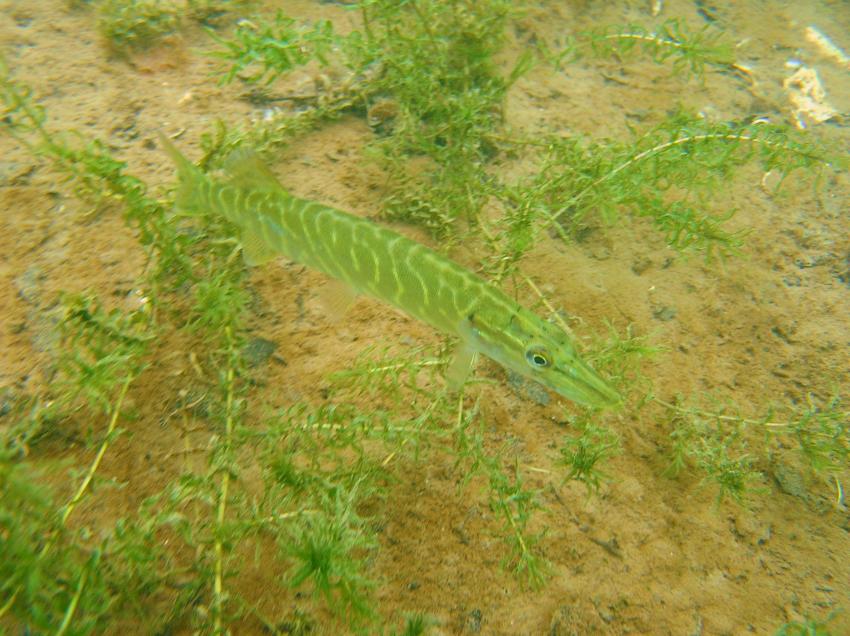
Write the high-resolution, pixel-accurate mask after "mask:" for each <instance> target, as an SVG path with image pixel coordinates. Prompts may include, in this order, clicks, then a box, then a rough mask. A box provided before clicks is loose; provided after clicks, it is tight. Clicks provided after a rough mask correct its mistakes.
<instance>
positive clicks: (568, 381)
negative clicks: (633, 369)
mask: <svg viewBox="0 0 850 636" xmlns="http://www.w3.org/2000/svg"><path fill="white" fill-rule="evenodd" d="M560 379H561V380H562V382H561V386H559V387H555V386H553V387H551V388H552V389H553V390H554V391H556V392H557V393H559V394H560V395H562V396H563V397H565V398H567V399H569V400H572V401H574V402H577V403H578V404H581V405H583V406H589V407H591V408H617V407H619V406H622V404H623V397H622V396H621V395H620V394H619V393H618V392H617V391H616V390H615V389H614V388H613V387H612V386H611V385H610V384H609V383H608V382H607V381H606V380H605V379H604V378H603V377H602V376H601V375H599V373H597V372H596V371H595V370H594V369H593V368H592V367H591V366H589V365H588V364H587V363H585V362H583V361H579V360H575V361H573V363H572V364H571V365H569V367H567V368H565V369H564V370H563V373H562V374H560Z"/></svg>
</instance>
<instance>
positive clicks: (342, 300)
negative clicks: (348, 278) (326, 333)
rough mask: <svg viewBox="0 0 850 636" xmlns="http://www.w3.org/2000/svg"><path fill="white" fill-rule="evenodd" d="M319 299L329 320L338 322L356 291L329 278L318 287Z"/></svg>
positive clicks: (353, 299)
mask: <svg viewBox="0 0 850 636" xmlns="http://www.w3.org/2000/svg"><path fill="white" fill-rule="evenodd" d="M318 296H319V300H320V301H321V303H322V306H323V307H324V309H325V313H326V315H327V317H328V319H329V320H330V321H331V322H339V321H340V320H342V318H343V316H345V314H346V312H347V311H348V310H349V308H350V307H351V305H352V304H354V301H355V299H356V298H357V292H356V291H355V290H354V289H353V288H352V287H351V285H348V284H346V283H343V282H342V281H339V280H334V279H331V280H329V281H328V282H327V283H326V284H325V285H323V286H322V287H320V288H319V291H318Z"/></svg>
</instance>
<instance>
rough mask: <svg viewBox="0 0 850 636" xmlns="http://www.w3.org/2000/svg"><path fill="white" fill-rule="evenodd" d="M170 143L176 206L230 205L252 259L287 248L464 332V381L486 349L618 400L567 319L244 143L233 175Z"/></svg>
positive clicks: (577, 396) (459, 363) (580, 397)
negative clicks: (342, 203)
mask: <svg viewBox="0 0 850 636" xmlns="http://www.w3.org/2000/svg"><path fill="white" fill-rule="evenodd" d="M162 143H163V145H164V146H165V149H166V150H167V151H168V153H169V154H170V155H171V157H172V159H173V160H174V162H175V163H176V164H177V171H178V176H179V180H180V184H179V189H178V194H177V206H178V207H179V208H182V209H184V210H186V211H191V210H195V211H197V210H207V211H212V212H215V213H218V214H222V215H224V216H225V217H226V218H227V219H229V220H230V221H231V222H233V223H234V224H235V225H236V226H238V227H239V229H240V232H241V241H242V247H243V252H244V256H245V260H246V262H247V263H248V264H249V265H259V264H262V263H264V262H266V261H268V260H270V259H272V258H274V257H276V256H278V255H284V256H286V257H288V258H290V259H292V260H294V261H297V262H299V263H303V264H304V265H308V266H310V267H314V268H316V269H318V270H320V271H322V272H324V273H325V274H328V275H329V276H331V277H333V278H336V279H338V280H340V281H342V282H343V283H345V284H346V285H347V286H348V287H350V288H351V290H353V292H354V293H363V294H369V295H371V296H374V297H377V298H379V299H381V300H384V301H386V302H388V303H391V304H392V305H395V306H396V307H398V308H399V309H401V310H403V311H405V312H406V313H408V314H410V315H411V316H413V317H415V318H417V319H419V320H421V321H423V322H425V323H427V324H429V325H431V326H433V327H435V328H436V329H438V330H440V331H442V332H444V333H447V334H450V335H454V336H457V337H458V338H460V346H459V347H458V351H457V353H456V355H455V359H454V362H453V363H452V365H451V367H450V369H449V380H450V382H452V383H454V384H458V383H460V382H462V380H463V379H464V378H465V376H466V374H467V373H468V372H469V370H470V368H471V366H472V361H473V358H474V356H475V355H476V354H478V353H483V354H484V355H486V356H488V357H490V358H492V359H493V360H495V361H496V362H498V363H499V364H501V365H502V366H504V367H505V368H507V369H510V370H511V371H515V372H517V373H520V374H522V375H523V376H526V377H529V378H532V379H533V380H536V381H537V382H540V383H541V384H543V385H545V386H546V387H548V388H550V389H552V390H553V391H555V392H556V393H558V394H560V395H562V396H563V397H565V398H567V399H570V400H573V401H575V402H578V403H580V404H584V405H587V406H591V407H608V406H614V405H616V404H619V402H620V396H619V395H618V394H617V392H616V391H614V390H613V389H612V388H611V387H610V386H609V385H608V384H607V383H606V382H605V381H604V380H603V379H602V378H601V377H600V376H599V375H598V374H597V373H596V372H595V371H594V370H593V369H592V368H591V367H590V366H589V365H588V364H587V363H585V362H584V361H583V360H582V359H581V358H580V357H579V355H578V353H577V351H576V348H575V345H574V344H573V343H572V342H571V340H570V337H569V336H568V335H567V334H566V333H565V332H564V331H563V330H562V329H560V328H558V327H556V326H555V325H553V324H551V323H549V322H546V321H545V320H543V319H542V318H540V317H539V316H537V315H536V314H534V313H532V312H531V311H529V310H527V309H525V308H523V307H522V306H521V305H519V304H518V303H516V302H514V301H513V300H511V299H510V298H509V297H508V296H506V295H505V294H504V293H502V292H501V291H500V290H499V289H497V288H496V287H495V286H494V285H492V284H490V283H488V282H487V281H485V280H483V279H482V278H480V277H479V276H476V275H475V274H473V273H472V272H470V271H469V270H467V269H464V268H463V267H460V266H459V265H457V264H456V263H453V262H452V261H450V260H449V259H447V258H445V257H444V256H442V255H440V254H438V253H437V252H435V251H433V250H431V249H429V248H427V247H425V246H424V245H422V244H420V243H417V242H415V241H412V240H410V239H408V238H406V237H404V236H402V235H401V234H398V233H396V232H393V231H392V230H389V229H387V228H385V227H381V226H379V225H376V224H374V223H371V222H370V221H367V220H366V219H361V218H359V217H357V216H354V215H352V214H348V213H346V212H341V211H340V210H335V209H333V208H330V207H328V206H325V205H322V204H320V203H315V202H313V201H307V200H305V199H299V198H297V197H294V196H292V195H290V194H289V193H288V192H287V191H286V190H284V188H283V187H282V186H281V185H280V184H279V183H278V181H277V179H276V178H275V177H274V175H272V174H271V172H270V171H269V170H268V169H267V168H266V167H265V166H263V164H262V163H261V162H260V161H259V159H258V158H257V156H256V155H255V154H251V153H249V152H246V151H239V150H237V151H236V152H235V153H234V155H233V156H231V158H230V160H229V161H228V166H227V170H226V171H227V172H228V173H229V178H228V179H223V180H219V179H215V178H212V177H210V176H208V175H207V174H205V173H204V172H202V171H201V170H200V169H199V168H197V167H196V166H195V165H193V164H192V163H190V162H189V161H188V160H187V159H186V157H184V156H183V155H182V154H181V153H180V151H178V150H177V149H176V148H175V147H174V145H173V144H172V143H171V142H170V141H169V140H168V139H166V138H165V137H162Z"/></svg>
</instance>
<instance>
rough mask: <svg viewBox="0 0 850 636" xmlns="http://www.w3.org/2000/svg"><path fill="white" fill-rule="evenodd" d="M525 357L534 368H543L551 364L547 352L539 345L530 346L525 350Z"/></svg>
mask: <svg viewBox="0 0 850 636" xmlns="http://www.w3.org/2000/svg"><path fill="white" fill-rule="evenodd" d="M525 359H526V360H527V361H528V364H530V365H531V366H532V367H534V368H535V369H545V368H546V367H548V366H550V365H551V364H552V360H551V358H550V357H549V353H548V352H547V351H546V350H545V349H542V348H540V347H532V348H531V349H529V350H528V351H526V352H525Z"/></svg>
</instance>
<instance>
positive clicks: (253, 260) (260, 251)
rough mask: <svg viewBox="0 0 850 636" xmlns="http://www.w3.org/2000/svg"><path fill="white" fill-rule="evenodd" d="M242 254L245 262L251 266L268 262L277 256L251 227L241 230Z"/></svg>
mask: <svg viewBox="0 0 850 636" xmlns="http://www.w3.org/2000/svg"><path fill="white" fill-rule="evenodd" d="M242 254H243V256H244V257H245V262H246V263H247V264H248V265H249V266H251V267H254V266H256V265H262V264H263V263H268V262H269V261H270V260H272V259H273V258H274V257H276V256H278V254H277V252H275V251H274V250H273V249H272V248H271V247H270V246H269V244H268V243H266V242H265V240H264V239H263V238H262V237H261V236H260V235H259V234H257V233H256V232H254V231H252V230H251V229H246V230H244V231H243V232H242Z"/></svg>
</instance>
